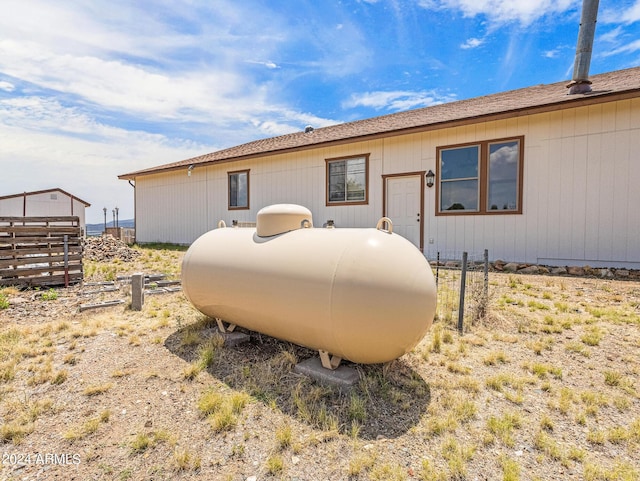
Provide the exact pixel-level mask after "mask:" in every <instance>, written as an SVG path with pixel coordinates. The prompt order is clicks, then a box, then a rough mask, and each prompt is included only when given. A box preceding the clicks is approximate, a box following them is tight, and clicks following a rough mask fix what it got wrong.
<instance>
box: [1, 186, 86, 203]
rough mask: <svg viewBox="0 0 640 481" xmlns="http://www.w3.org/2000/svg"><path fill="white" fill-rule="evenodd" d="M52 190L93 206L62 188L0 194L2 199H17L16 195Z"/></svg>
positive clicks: (45, 192)
mask: <svg viewBox="0 0 640 481" xmlns="http://www.w3.org/2000/svg"><path fill="white" fill-rule="evenodd" d="M50 192H60V193H61V194H64V195H66V196H67V197H70V198H71V199H75V200H77V201H78V202H81V203H82V204H84V205H85V207H91V204H89V202H86V201H84V200H82V199H80V198H79V197H76V196H75V195H72V194H70V193H69V192H67V191H64V190H62V189H59V188H54V189H45V190H34V191H31V192H20V193H19V194H10V195H3V196H0V200H4V199H15V198H16V197H28V196H31V195H39V194H48V193H50Z"/></svg>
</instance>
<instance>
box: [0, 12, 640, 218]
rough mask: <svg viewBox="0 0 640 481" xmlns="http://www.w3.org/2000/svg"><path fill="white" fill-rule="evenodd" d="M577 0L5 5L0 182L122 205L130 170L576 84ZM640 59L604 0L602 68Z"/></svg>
mask: <svg viewBox="0 0 640 481" xmlns="http://www.w3.org/2000/svg"><path fill="white" fill-rule="evenodd" d="M581 5H582V2H581V1H574V0H345V1H331V0H327V1H323V2H318V1H308V0H298V1H295V2H293V1H288V0H271V1H256V0H243V1H241V2H238V1H235V0H232V1H227V0H209V1H207V0H165V1H147V0H138V1H135V2H132V1H124V0H108V1H106V0H105V1H103V0H91V1H89V0H86V1H80V0H60V1H55V2H52V1H50V0H3V2H2V6H3V13H2V16H0V195H8V194H14V193H20V192H24V191H33V190H40V189H47V188H53V187H60V188H62V189H64V190H66V191H68V192H70V193H72V194H74V195H76V196H78V197H80V198H81V199H83V200H85V201H87V202H90V203H91V204H92V206H91V208H89V209H88V211H87V220H88V222H102V218H103V217H102V215H103V214H102V208H103V207H107V208H108V210H109V211H111V209H112V208H113V207H116V206H118V207H119V209H120V218H121V219H126V218H132V217H133V189H132V188H131V187H130V186H129V185H128V184H127V182H126V181H120V180H118V179H117V176H118V175H119V174H123V173H127V172H131V171H135V170H138V169H143V168H147V167H152V166H156V165H160V164H163V163H167V162H174V161H178V160H182V159H186V158H189V157H192V156H196V155H201V154H205V153H207V152H211V151H214V150H218V149H222V148H226V147H230V146H233V145H237V144H241V143H244V142H249V141H252V140H256V139H260V138H264V137H271V136H275V135H280V134H285V133H288V132H292V131H298V130H302V129H304V127H305V126H306V125H313V126H314V127H322V126H326V125H331V124H335V123H341V122H345V121H351V120H357V119H363V118H368V117H373V116H378V115H384V114H388V113H393V112H398V111H401V110H407V109H412V108H418V107H424V106H429V105H434V104H438V103H443V102H450V101H455V100H462V99H466V98H471V97H476V96H480V95H486V94H491V93H495V92H500V91H505V90H512V89H517V88H521V87H527V86H532V85H536V84H540V83H552V82H557V81H563V80H570V78H571V74H572V65H573V60H574V56H575V45H576V40H577V35H578V27H579V23H580V12H581ZM638 65H640V0H601V1H600V8H599V12H598V23H597V27H596V39H595V44H594V48H593V58H592V61H591V73H592V74H596V73H602V72H608V71H612V70H619V69H623V68H628V67H633V66H638Z"/></svg>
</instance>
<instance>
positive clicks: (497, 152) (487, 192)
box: [436, 137, 524, 215]
mask: <svg viewBox="0 0 640 481" xmlns="http://www.w3.org/2000/svg"><path fill="white" fill-rule="evenodd" d="M523 144H524V137H515V138H512V139H504V140H492V141H485V142H477V143H473V144H465V145H458V146H448V147H438V149H437V158H438V169H437V171H438V173H437V183H436V185H437V197H438V204H437V211H436V214H439V215H445V214H462V213H463V214H521V213H522V170H523V169H522V162H523V158H522V157H523V156H522V153H523Z"/></svg>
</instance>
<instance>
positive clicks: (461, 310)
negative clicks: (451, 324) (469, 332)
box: [458, 252, 467, 334]
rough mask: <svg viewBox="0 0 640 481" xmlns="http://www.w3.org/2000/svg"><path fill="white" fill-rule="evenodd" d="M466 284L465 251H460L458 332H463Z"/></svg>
mask: <svg viewBox="0 0 640 481" xmlns="http://www.w3.org/2000/svg"><path fill="white" fill-rule="evenodd" d="M466 284H467V253H466V252H463V253H462V274H461V276H460V305H459V308H458V333H459V334H462V333H463V332H464V291H465V286H466Z"/></svg>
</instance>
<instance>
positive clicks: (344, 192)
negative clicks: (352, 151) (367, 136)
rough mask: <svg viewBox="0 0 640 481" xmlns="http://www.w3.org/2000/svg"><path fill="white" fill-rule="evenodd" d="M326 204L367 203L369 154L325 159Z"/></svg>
mask: <svg viewBox="0 0 640 481" xmlns="http://www.w3.org/2000/svg"><path fill="white" fill-rule="evenodd" d="M326 163H327V205H351V204H367V203H368V201H369V193H368V186H369V154H366V155H359V156H355V157H344V158H336V159H327V160H326Z"/></svg>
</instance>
